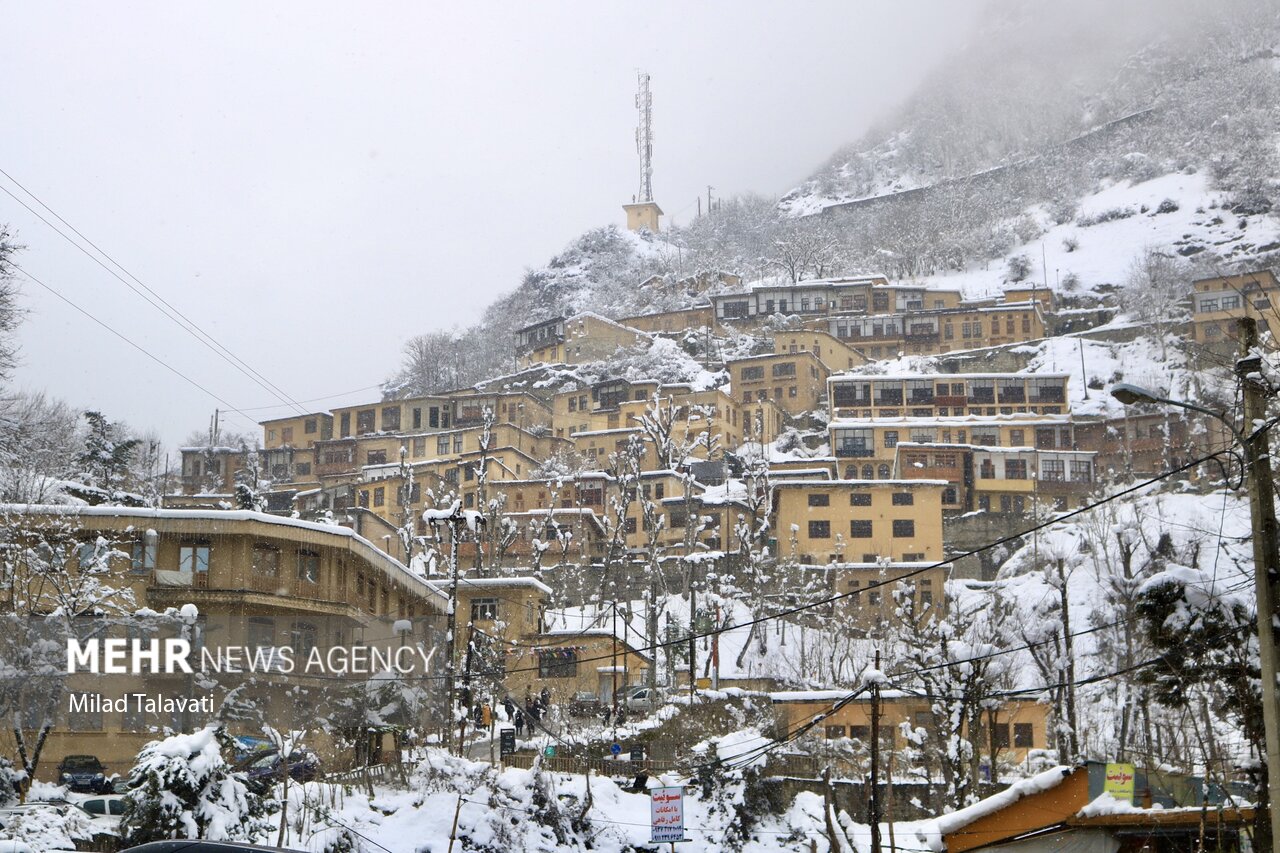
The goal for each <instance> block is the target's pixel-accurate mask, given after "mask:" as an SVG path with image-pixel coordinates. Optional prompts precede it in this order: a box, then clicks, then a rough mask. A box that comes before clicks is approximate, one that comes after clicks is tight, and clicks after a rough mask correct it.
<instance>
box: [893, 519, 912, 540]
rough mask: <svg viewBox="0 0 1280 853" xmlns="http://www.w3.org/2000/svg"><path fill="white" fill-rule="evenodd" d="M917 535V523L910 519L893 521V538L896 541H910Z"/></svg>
mask: <svg viewBox="0 0 1280 853" xmlns="http://www.w3.org/2000/svg"><path fill="white" fill-rule="evenodd" d="M915 535H916V523H915V521H913V520H912V519H910V518H895V519H894V520H893V536H894V538H895V539H909V538H910V537H912V536H915Z"/></svg>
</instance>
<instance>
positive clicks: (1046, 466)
mask: <svg viewBox="0 0 1280 853" xmlns="http://www.w3.org/2000/svg"><path fill="white" fill-rule="evenodd" d="M1040 477H1041V479H1043V480H1065V479H1067V463H1066V462H1064V461H1063V460H1061V459H1045V460H1044V461H1042V462H1041V463H1040Z"/></svg>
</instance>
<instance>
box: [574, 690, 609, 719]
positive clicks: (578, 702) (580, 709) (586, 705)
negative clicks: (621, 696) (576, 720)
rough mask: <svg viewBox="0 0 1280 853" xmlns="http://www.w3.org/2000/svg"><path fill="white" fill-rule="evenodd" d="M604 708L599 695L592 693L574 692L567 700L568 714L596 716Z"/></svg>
mask: <svg viewBox="0 0 1280 853" xmlns="http://www.w3.org/2000/svg"><path fill="white" fill-rule="evenodd" d="M603 710H604V706H603V705H601V704H600V697H599V696H597V695H596V694H594V693H575V694H573V698H572V699H570V700H569V716H571V717H596V716H599V715H600V713H601V712H602V711H603Z"/></svg>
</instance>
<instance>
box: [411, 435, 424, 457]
mask: <svg viewBox="0 0 1280 853" xmlns="http://www.w3.org/2000/svg"><path fill="white" fill-rule="evenodd" d="M411 452H412V453H413V457H414V458H415V459H421V458H422V457H423V456H426V455H427V440H426V439H425V438H415V439H414V440H413V447H412V448H411Z"/></svg>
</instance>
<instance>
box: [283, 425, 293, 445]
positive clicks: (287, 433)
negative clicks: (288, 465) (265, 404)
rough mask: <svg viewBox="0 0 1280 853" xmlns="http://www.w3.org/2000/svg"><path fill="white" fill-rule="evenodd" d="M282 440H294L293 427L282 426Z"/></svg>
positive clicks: (286, 441)
mask: <svg viewBox="0 0 1280 853" xmlns="http://www.w3.org/2000/svg"><path fill="white" fill-rule="evenodd" d="M280 440H281V441H283V442H284V443H285V444H288V443H289V442H291V441H293V427H282V428H281V430H280Z"/></svg>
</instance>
